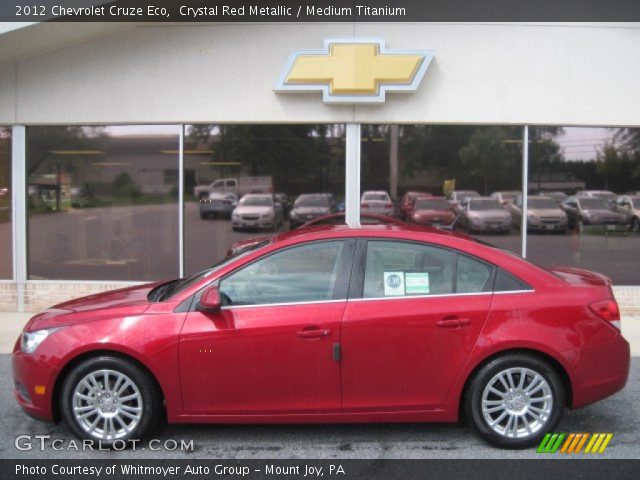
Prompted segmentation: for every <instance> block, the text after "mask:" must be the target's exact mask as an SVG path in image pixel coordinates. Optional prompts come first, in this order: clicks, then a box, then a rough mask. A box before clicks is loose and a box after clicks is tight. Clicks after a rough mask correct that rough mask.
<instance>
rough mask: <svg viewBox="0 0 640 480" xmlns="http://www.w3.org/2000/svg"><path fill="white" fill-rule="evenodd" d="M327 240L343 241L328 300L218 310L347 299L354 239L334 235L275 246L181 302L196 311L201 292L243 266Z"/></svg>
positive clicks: (241, 306) (230, 308) (261, 305)
mask: <svg viewBox="0 0 640 480" xmlns="http://www.w3.org/2000/svg"><path fill="white" fill-rule="evenodd" d="M327 242H343V243H344V245H343V247H342V252H341V255H340V258H339V259H338V262H339V266H338V275H337V278H336V283H335V285H334V286H333V293H332V294H331V299H329V300H309V301H296V302H277V303H256V304H253V305H224V304H223V305H222V306H221V307H220V310H234V309H239V308H259V307H275V306H286V305H314V304H322V303H333V302H341V301H346V300H347V293H348V290H349V283H350V280H351V275H352V269H353V264H354V252H355V249H356V239H355V238H349V237H336V238H323V239H321V240H309V241H306V242H300V243H295V244H293V245H287V246H284V247H282V248H277V249H275V250H272V251H270V252H267V253H265V254H264V255H261V256H259V257H257V258H254V259H253V260H251V261H249V262H247V263H244V264H242V265H240V266H238V267H237V268H234V269H233V270H231V271H230V272H227V273H226V274H225V275H223V276H221V277H219V278H217V279H215V280H213V281H211V282H208V283H206V284H205V285H204V286H203V287H202V288H200V289H199V290H198V291H197V292H196V293H194V294H193V295H192V296H191V297H190V299H187V300H185V302H183V303H187V302H190V304H191V305H190V309H189V310H190V311H192V312H193V311H196V310H197V306H198V302H199V300H200V296H201V295H202V293H203V292H204V291H205V290H206V289H207V288H210V287H212V286H216V287H218V288H220V283H221V282H222V281H223V280H225V279H227V278H228V277H230V276H231V275H234V274H235V273H237V272H239V271H241V270H244V269H245V268H248V267H250V266H251V265H253V264H255V263H257V262H260V261H262V260H266V259H267V258H269V257H271V256H272V255H275V254H279V253H282V252H285V251H287V250H292V249H294V248H298V247H304V246H307V245H314V244H316V245H317V244H319V243H327Z"/></svg>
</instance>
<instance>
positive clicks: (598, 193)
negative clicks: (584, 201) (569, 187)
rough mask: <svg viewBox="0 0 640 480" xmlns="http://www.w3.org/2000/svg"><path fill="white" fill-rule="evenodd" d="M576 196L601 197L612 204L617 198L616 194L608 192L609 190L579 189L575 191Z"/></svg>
mask: <svg viewBox="0 0 640 480" xmlns="http://www.w3.org/2000/svg"><path fill="white" fill-rule="evenodd" d="M576 197H578V198H601V199H603V200H605V201H606V202H607V203H609V204H611V205H613V203H614V202H615V201H616V198H617V196H616V194H615V193H613V192H610V191H609V190H581V191H579V192H576Z"/></svg>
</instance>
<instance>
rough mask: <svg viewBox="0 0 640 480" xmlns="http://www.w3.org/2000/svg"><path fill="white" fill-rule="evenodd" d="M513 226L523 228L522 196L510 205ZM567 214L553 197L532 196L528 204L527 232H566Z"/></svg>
mask: <svg viewBox="0 0 640 480" xmlns="http://www.w3.org/2000/svg"><path fill="white" fill-rule="evenodd" d="M509 212H510V213H511V225H513V226H514V227H516V228H521V227H522V195H518V196H517V197H516V199H515V200H514V201H513V204H511V205H509ZM567 225H568V219H567V214H566V213H564V211H563V210H562V209H561V208H560V205H558V204H557V203H556V202H555V201H554V200H553V199H552V198H551V197H544V196H531V197H529V198H528V202H527V230H528V231H530V232H532V231H537V232H549V231H551V232H565V231H566V230H567Z"/></svg>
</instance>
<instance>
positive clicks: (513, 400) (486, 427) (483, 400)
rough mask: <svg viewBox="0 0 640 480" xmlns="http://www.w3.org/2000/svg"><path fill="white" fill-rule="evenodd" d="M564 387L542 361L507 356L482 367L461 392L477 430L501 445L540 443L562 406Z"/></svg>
mask: <svg viewBox="0 0 640 480" xmlns="http://www.w3.org/2000/svg"><path fill="white" fill-rule="evenodd" d="M564 395H565V394H564V387H563V385H562V381H561V379H560V377H559V376H558V373H557V372H556V371H555V370H554V369H553V367H551V366H550V365H549V364H548V363H547V362H545V361H543V360H541V359H539V358H536V357H534V356H531V355H525V354H511V355H505V356H502V357H498V358H496V359H494V360H491V361H490V362H489V363H487V364H486V365H484V366H483V367H482V368H481V369H480V370H479V371H478V372H477V373H476V375H475V376H474V378H473V379H472V381H471V383H470V385H469V388H468V389H467V392H466V396H465V405H464V406H465V413H466V418H467V420H468V421H469V423H470V424H471V426H472V427H473V428H474V429H475V430H476V431H477V432H478V434H479V435H480V436H481V437H482V438H484V439H485V440H487V441H488V442H489V443H491V444H493V445H496V446H498V447H500V448H511V449H520V448H527V447H532V446H535V445H537V444H539V443H540V441H541V439H542V437H543V436H544V434H545V433H547V432H549V431H552V430H553V429H554V428H555V427H556V426H557V425H558V422H559V421H560V418H561V417H562V413H563V410H564Z"/></svg>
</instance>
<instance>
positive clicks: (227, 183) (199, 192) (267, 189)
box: [193, 176, 273, 200]
mask: <svg viewBox="0 0 640 480" xmlns="http://www.w3.org/2000/svg"><path fill="white" fill-rule="evenodd" d="M213 192H231V193H235V194H236V195H237V196H238V197H242V195H244V194H245V193H272V192H273V177H271V176H260V177H239V178H221V179H219V180H216V181H215V182H213V183H212V184H210V185H200V186H197V187H195V188H194V189H193V195H194V196H195V198H197V199H198V200H201V199H203V198H208V197H209V194H210V193H213Z"/></svg>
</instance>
